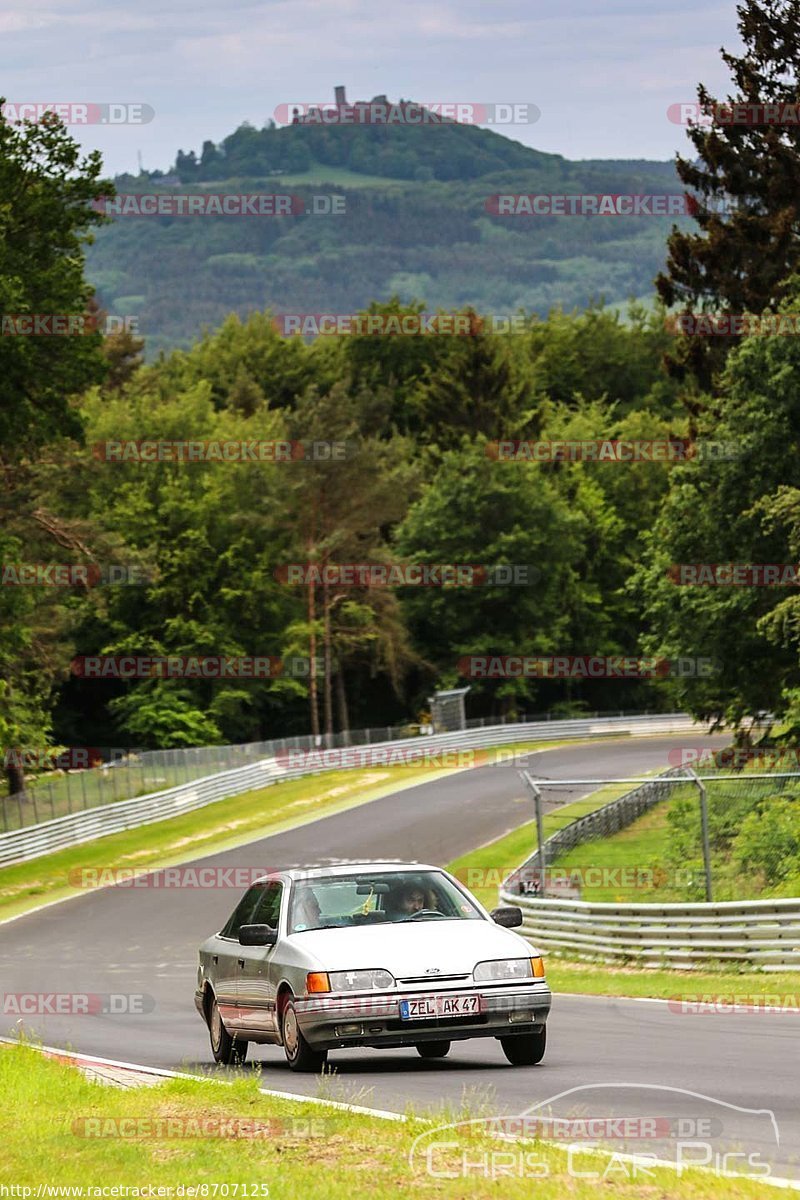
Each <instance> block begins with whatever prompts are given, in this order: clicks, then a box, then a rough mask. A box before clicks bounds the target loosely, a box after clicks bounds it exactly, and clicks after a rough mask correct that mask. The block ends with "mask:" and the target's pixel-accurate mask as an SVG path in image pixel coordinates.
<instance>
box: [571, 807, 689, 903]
mask: <svg viewBox="0 0 800 1200" xmlns="http://www.w3.org/2000/svg"><path fill="white" fill-rule="evenodd" d="M669 807H670V801H669V800H664V801H662V802H661V803H659V804H656V805H655V806H654V807H653V808H652V809H651V810H650V811H649V812H647V813H644V815H643V816H641V817H639V818H638V819H637V820H636V821H634V822H633V824H632V825H629V826H628V827H627V828H626V829H621V830H620V832H619V833H615V834H613V835H612V836H611V837H607V838H598V839H597V840H596V841H592V842H584V843H583V844H582V845H580V846H576V847H575V848H574V849H573V850H569V851H568V852H567V853H566V854H564V855H562V856H561V857H560V858H559V859H558V862H557V865H558V869H559V870H563V871H565V872H567V871H570V870H571V869H573V868H575V869H578V868H586V867H597V866H599V865H602V867H603V868H604V873H603V878H602V879H600V880H598V882H597V884H592V883H591V875H588V876H583V879H584V882H583V884H582V887H581V900H586V901H588V902H590V903H591V902H595V903H606V904H651V903H653V904H655V903H658V902H659V901H666V900H681V899H683V900H688V898H689V897H688V896H686V894H685V893H682V892H681V889H680V887H674V886H667V885H666V881H667V879H668V870H667V869H665V868H664V867H663V866H662V865H661V864H662V863H663V860H664V847H665V844H666V840H667V834H668V821H667V813H668V812H669ZM662 877H663V879H664V881H665V884H663V885H660V884H659V880H660V879H661V878H662ZM627 881H630V883H629V884H628V885H627V886H626V883H627Z"/></svg>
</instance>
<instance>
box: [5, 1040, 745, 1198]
mask: <svg viewBox="0 0 800 1200" xmlns="http://www.w3.org/2000/svg"><path fill="white" fill-rule="evenodd" d="M0 1088H2V1094H3V1095H6V1096H13V1097H14V1113H13V1119H12V1120H10V1121H8V1122H7V1124H6V1127H5V1132H4V1135H3V1156H2V1163H0V1182H2V1183H6V1184H13V1185H16V1186H17V1188H18V1189H19V1188H30V1189H32V1190H31V1191H30V1192H28V1193H27V1195H28V1196H35V1195H36V1189H37V1188H38V1187H39V1186H40V1185H41V1186H43V1187H44V1188H47V1187H48V1186H49V1187H61V1188H68V1187H74V1188H75V1189H76V1191H75V1192H73V1193H72V1194H73V1195H74V1196H83V1197H92V1196H93V1195H98V1196H99V1195H101V1194H102V1193H100V1192H99V1191H98V1192H97V1193H95V1192H93V1191H92V1189H94V1188H97V1189H100V1188H106V1189H110V1188H111V1187H113V1186H115V1185H116V1186H117V1187H118V1188H130V1189H137V1188H138V1189H142V1188H164V1189H170V1190H169V1191H164V1192H162V1193H160V1194H161V1195H162V1196H165V1197H180V1196H186V1197H192V1196H195V1197H198V1196H199V1197H214V1196H219V1197H224V1198H227V1197H247V1198H248V1200H249V1198H250V1197H254V1196H255V1197H259V1198H260V1197H267V1196H269V1197H273V1198H278V1197H280V1200H314V1198H316V1197H319V1198H320V1200H323V1198H324V1200H340V1198H341V1200H345V1198H346V1200H350V1197H352V1196H354V1195H355V1196H369V1197H370V1198H371V1200H389V1198H390V1197H391V1198H394V1197H396V1196H398V1195H400V1194H403V1193H404V1192H405V1193H407V1194H410V1195H414V1196H415V1197H428V1196H430V1197H435V1198H436V1200H440V1198H444V1200H447V1198H448V1197H453V1198H454V1200H456V1198H458V1200H462V1198H463V1200H484V1198H488V1197H497V1196H500V1195H502V1196H503V1197H505V1198H508V1200H517V1198H519V1200H522V1198H523V1197H524V1198H525V1200H529V1198H530V1196H531V1183H532V1181H533V1180H534V1179H535V1191H536V1196H537V1200H562V1198H563V1197H564V1196H566V1195H569V1196H570V1197H572V1198H574V1200H589V1198H590V1197H591V1198H594V1197H596V1196H597V1194H598V1186H599V1185H602V1190H603V1195H604V1196H608V1197H612V1198H615V1200H616V1198H619V1200H632V1198H634V1197H636V1198H637V1200H641V1197H642V1196H643V1195H648V1196H651V1195H652V1196H654V1197H664V1196H669V1197H671V1198H674V1200H711V1197H722V1198H723V1200H727V1198H730V1200H751V1198H752V1200H754V1198H755V1197H758V1196H763V1194H764V1186H763V1182H760V1181H758V1180H744V1179H725V1178H721V1177H717V1176H715V1175H712V1174H706V1173H700V1172H698V1171H692V1170H689V1171H685V1172H684V1173H683V1174H682V1176H681V1177H680V1178H677V1177H676V1175H675V1173H674V1172H672V1171H670V1170H669V1169H667V1168H660V1169H659V1168H652V1167H649V1168H648V1170H647V1174H646V1176H645V1178H646V1184H644V1183H643V1182H642V1178H643V1177H642V1173H641V1169H640V1170H639V1172H638V1173H637V1174H636V1176H634V1166H633V1164H623V1163H620V1162H619V1161H614V1162H613V1163H612V1162H610V1160H608V1159H606V1158H603V1157H601V1156H599V1155H592V1154H589V1153H579V1154H577V1155H575V1156H574V1157H573V1159H572V1168H573V1170H572V1173H570V1172H569V1170H568V1162H569V1160H568V1158H567V1155H566V1154H565V1153H564V1151H563V1150H562V1149H560V1148H559V1147H556V1146H552V1145H548V1144H547V1143H545V1142H541V1141H536V1142H533V1141H530V1142H527V1143H526V1144H525V1145H524V1148H523V1146H521V1145H520V1146H516V1147H515V1146H513V1145H512V1144H511V1143H509V1142H498V1141H497V1140H496V1139H492V1138H489V1137H484V1136H482V1135H480V1134H476V1133H474V1132H473V1134H472V1136H466V1135H464V1134H462V1133H460V1132H459V1131H453V1130H452V1129H448V1130H447V1132H446V1135H444V1136H443V1138H442V1140H446V1141H447V1143H448V1144H449V1145H448V1147H447V1149H442V1148H440V1149H438V1150H437V1151H436V1152H435V1154H432V1155H431V1156H430V1159H429V1160H428V1161H429V1162H430V1165H431V1167H432V1168H433V1171H434V1172H436V1174H433V1173H430V1172H429V1171H428V1170H426V1157H425V1153H424V1148H425V1143H423V1146H422V1153H421V1154H419V1153H418V1154H416V1155H415V1156H414V1159H413V1161H412V1160H411V1159H410V1152H411V1150H412V1146H413V1143H414V1141H415V1139H416V1138H417V1137H418V1136H419V1135H420V1134H421V1133H425V1132H426V1131H427V1130H428V1129H429V1126H428V1125H427V1124H426V1123H424V1121H423V1118H422V1116H414V1114H411V1113H409V1114H408V1120H406V1121H403V1122H401V1121H382V1120H380V1119H378V1118H374V1117H369V1116H365V1115H360V1114H355V1113H346V1112H341V1111H336V1110H333V1109H330V1108H325V1107H322V1106H320V1105H312V1104H309V1103H308V1102H304V1101H297V1102H294V1101H287V1100H285V1099H279V1098H277V1097H273V1096H268V1095H263V1094H262V1093H260V1092H259V1091H258V1078H257V1076H250V1077H249V1078H248V1079H246V1080H242V1081H237V1082H234V1083H233V1084H232V1085H230V1086H224V1085H220V1084H216V1083H214V1082H212V1081H209V1080H203V1081H197V1080H192V1079H173V1080H169V1081H166V1082H164V1083H162V1084H158V1085H156V1086H154V1087H148V1088H145V1089H138V1090H137V1089H131V1090H127V1089H116V1088H110V1087H107V1086H103V1085H100V1084H98V1083H95V1082H91V1081H89V1080H87V1079H86V1078H85V1077H84V1076H83V1075H82V1074H81V1073H80V1072H79V1071H78V1070H76V1069H75V1068H74V1067H71V1066H66V1065H64V1064H63V1063H60V1062H54V1061H52V1060H49V1059H47V1058H45V1057H44V1056H42V1055H40V1054H39V1053H37V1052H36V1051H35V1050H33V1049H31V1048H30V1047H25V1046H21V1047H5V1048H2V1049H0ZM486 1115H488V1114H486V1113H485V1112H483V1113H475V1112H462V1113H449V1114H447V1115H445V1116H442V1115H441V1114H438V1115H437V1117H436V1120H435V1124H436V1125H440V1124H443V1123H445V1122H449V1121H455V1120H463V1119H466V1118H468V1117H473V1118H474V1117H475V1116H486ZM473 1130H474V1127H473ZM154 1134H155V1136H153V1135H154ZM426 1141H427V1139H426ZM618 1148H619V1147H618ZM509 1152H511V1153H512V1154H513V1157H514V1160H515V1161H517V1162H519V1163H520V1164H521V1165H523V1166H524V1167H525V1168H526V1169H525V1172H524V1175H523V1176H522V1177H520V1175H519V1174H518V1173H517V1172H516V1171H515V1172H514V1173H512V1172H511V1171H509ZM501 1154H502V1158H497V1159H495V1158H493V1155H496V1156H499V1155H501ZM465 1162H466V1163H467V1164H473V1165H472V1169H471V1170H469V1168H468V1172H469V1173H468V1174H466V1175H465V1173H464V1163H465ZM484 1162H488V1164H489V1165H490V1169H491V1167H493V1166H494V1163H495V1162H497V1163H498V1167H499V1169H498V1174H497V1176H496V1177H494V1178H492V1175H491V1174H489V1177H488V1178H487V1175H486V1170H485V1168H482V1167H481V1165H480V1164H482V1163H484ZM476 1165H477V1169H476ZM579 1171H580V1172H584V1177H583V1178H580V1177H578V1175H577V1172H579ZM448 1172H450V1173H451V1177H449V1178H445V1177H443V1176H444V1175H445V1174H446V1173H448ZM651 1172H652V1173H651ZM588 1173H591V1175H589V1177H587V1174H588ZM215 1185H216V1187H217V1190H216V1191H215V1190H214V1188H215ZM225 1185H228V1186H227V1190H225ZM235 1185H238V1188H237V1190H236V1191H234V1186H235ZM243 1185H246V1187H244V1188H243ZM191 1189H196V1190H194V1191H192V1190H191ZM44 1194H47V1193H46V1192H45V1193H44ZM111 1194H112V1193H111V1192H110V1190H107V1191H106V1195H111ZM123 1194H124V1193H122V1192H121V1191H119V1192H117V1195H123ZM127 1194H128V1195H129V1196H130V1195H136V1194H137V1193H136V1192H135V1191H133V1190H132V1191H130V1192H128V1193H127ZM138 1194H144V1195H154V1194H155V1195H157V1194H159V1193H157V1192H155V1193H154V1192H147V1191H145V1192H139V1193H138ZM16 1195H22V1196H24V1195H25V1193H23V1192H20V1191H17V1192H16Z"/></svg>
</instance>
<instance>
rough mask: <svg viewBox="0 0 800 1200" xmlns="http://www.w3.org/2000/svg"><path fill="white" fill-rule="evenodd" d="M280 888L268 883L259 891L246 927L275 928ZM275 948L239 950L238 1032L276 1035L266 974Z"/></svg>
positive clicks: (278, 884)
mask: <svg viewBox="0 0 800 1200" xmlns="http://www.w3.org/2000/svg"><path fill="white" fill-rule="evenodd" d="M283 891H284V888H283V884H282V883H281V882H280V880H271V881H270V882H269V883H267V884H265V885H264V886H263V889H262V894H261V898H260V899H259V901H258V904H257V905H256V907H255V909H254V910H253V912H252V914H251V916H250V919H249V921H248V922H247V923H248V924H249V925H270V926H271V927H272V928H273V929H277V928H278V927H279V921H280V913H281V903H282V901H283ZM276 948H277V947H275V946H239V952H238V963H239V974H238V987H237V996H238V1009H239V1013H238V1028H239V1029H241V1030H249V1031H251V1032H253V1033H260V1034H264V1035H266V1036H276V1035H277V1029H278V1026H277V1018H276V1011H275V1001H276V996H275V983H274V980H273V979H272V973H271V972H270V970H269V966H270V961H271V959H272V958H273V956H274V954H275V951H276Z"/></svg>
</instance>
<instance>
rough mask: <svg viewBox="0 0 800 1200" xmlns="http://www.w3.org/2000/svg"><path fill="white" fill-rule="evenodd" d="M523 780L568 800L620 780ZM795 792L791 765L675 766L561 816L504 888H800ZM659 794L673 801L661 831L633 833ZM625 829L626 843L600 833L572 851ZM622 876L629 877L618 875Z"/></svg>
mask: <svg viewBox="0 0 800 1200" xmlns="http://www.w3.org/2000/svg"><path fill="white" fill-rule="evenodd" d="M778 761H779V760H778ZM529 782H530V783H531V785H532V786H533V788H534V791H535V792H538V793H539V796H538V797H537V802H538V801H539V800H541V801H542V803H543V804H544V805H545V806H548V807H550V806H552V804H553V797H554V796H556V795H557V796H558V797H559V799H560V800H562V801H566V802H568V801H569V798H570V793H573V792H576V791H578V790H582V791H585V789H586V786H587V785H588V784H592V783H594V784H598V785H599V784H609V785H610V784H612V783H613V784H615V785H619V784H621V783H624V782H625V781H623V780H615V781H612V780H588V779H582V780H548V779H543V778H541V777H537V778H536V779H531V780H530V781H529ZM627 782H629V783H633V782H634V781H633V780H629V781H627ZM799 800H800V772H798V771H796V770H795V771H784V770H767V771H764V770H751V769H748V768H747V767H746V766H745V767H743V769H741V770H737V771H733V772H732V771H731V768H730V765H729V763H726V762H725V759H724V756H722V761H721V763H720V765H718V766H703V768H702V769H701V770H697V771H695V770H693V769H687V768H685V767H674V768H672V769H671V770H669V771H666V772H664V773H663V774H661V775H659V776H658V777H657V778H656V779H651V780H647V781H646V782H644V783H640V784H639V785H638V786H636V787H635V788H633V789H632V790H629V791H627V792H626V793H625V794H624V795H622V796H620V797H618V798H616V799H613V800H611V801H610V802H609V803H607V804H605V805H603V806H602V807H600V808H598V809H596V810H595V811H593V812H590V813H587V814H586V815H585V816H581V817H578V818H577V819H575V820H572V821H570V822H569V823H568V824H565V825H564V826H563V827H562V828H561V829H558V830H557V831H556V832H555V833H553V834H552V835H551V836H550V837H548V838H547V839H546V840H545V841H544V844H543V847H542V848H541V849H537V850H536V851H535V852H534V853H533V854H532V855H531V856H530V858H528V859H527V861H526V862H525V863H524V864H523V865H522V866H521V867H520V868H519V869H518V870H517V871H515V872H513V873H512V875H511V876H509V878H508V880H507V881H506V887H507V890H511V891H515V890H518V891H520V893H526V894H537V895H542V896H547V895H553V896H558V895H560V896H564V895H567V894H572V895H573V896H574V897H576V896H580V894H581V881H582V880H585V879H586V878H588V877H593V878H595V879H606V880H608V881H609V882H608V883H607V890H608V891H609V894H610V893H612V892H614V891H616V892H617V894H619V893H620V891H622V892H624V891H626V889H627V890H628V891H631V890H635V889H636V888H641V887H643V886H645V883H646V886H647V887H648V888H650V889H652V890H654V891H655V892H656V893H657V895H658V898H660V899H678V898H681V899H686V900H688V901H694V900H701V899H711V897H712V894H713V898H714V899H717V900H737V899H743V898H747V897H753V898H754V897H756V896H760V895H763V894H767V895H778V894H786V895H800V803H798V801H799ZM665 801H669V809H668V811H667V816H666V820H665V821H662V822H661V824H660V826H659V827H658V829H657V830H656V829H654V828H651V829H648V830H641V831H640V837H639V840H638V841H636V840H634V837H633V835H634V833H635V831H633V830H630V827H631V826H632V825H633V824H634V822H636V821H638V820H639V819H640V818H642V817H644V816H645V815H646V814H648V813H649V812H651V811H652V810H653V809H654V808H656V806H657V805H660V804H662V803H663V802H665ZM623 830H628V831H629V838H628V839H626V843H625V845H623V844H622V843H621V842H619V841H617V842H616V843H613V842H612V843H608V842H606V843H605V844H604V845H593V846H592V848H591V851H590V852H589V851H587V852H586V853H579V854H575V853H573V852H574V851H576V850H577V849H578V848H580V847H586V846H587V844H589V843H600V842H602V841H603V840H604V839H609V838H614V836H615V835H616V834H618V833H620V832H621V831H623ZM656 835H657V836H656ZM656 842H657V843H658V844H657V845H655V843H656ZM589 863H591V866H588V865H587V864H589ZM626 877H627V878H628V880H629V882H628V884H627V885H626V884H625V883H624V882H623V883H620V880H624V879H625V878H626ZM631 880H633V882H630V881H631ZM598 886H600V885H598ZM594 890H595V892H597V890H598V887H597V886H596V887H595V889H594ZM598 898H599V897H598V896H597V895H595V899H598Z"/></svg>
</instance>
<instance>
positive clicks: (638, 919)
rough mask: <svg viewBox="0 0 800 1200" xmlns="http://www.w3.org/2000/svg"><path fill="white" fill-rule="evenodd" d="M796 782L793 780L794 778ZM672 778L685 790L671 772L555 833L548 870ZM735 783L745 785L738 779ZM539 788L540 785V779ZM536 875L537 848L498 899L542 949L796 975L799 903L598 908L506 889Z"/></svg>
mask: <svg viewBox="0 0 800 1200" xmlns="http://www.w3.org/2000/svg"><path fill="white" fill-rule="evenodd" d="M796 778H797V780H798V782H800V776H797V777H796ZM676 779H680V780H685V781H686V783H687V784H688V785H691V780H689V779H687V778H686V775H685V772H684V770H683V768H682V767H675V768H674V769H673V770H671V771H665V772H664V773H663V774H662V775H660V776H659V777H658V778H657V779H653V780H649V781H647V782H646V783H643V784H641V785H640V786H639V787H637V788H635V789H633V791H631V792H628V793H627V794H626V795H624V796H620V797H619V798H618V799H617V800H613V801H611V803H610V804H606V805H605V806H604V807H603V808H599V809H597V810H596V811H595V812H593V813H589V814H588V815H587V816H584V817H579V818H578V819H577V820H576V821H573V822H571V824H569V825H566V826H565V827H564V828H563V829H559V830H558V831H557V832H556V833H554V834H553V835H552V836H551V837H549V838H547V840H546V841H545V843H544V848H545V856H544V857H545V863H546V865H547V867H550V866H553V864H554V860H556V859H557V858H558V856H559V855H561V854H564V853H566V851H568V850H571V849H572V848H573V847H574V846H577V845H580V844H581V843H583V842H586V841H591V840H593V839H595V838H602V837H608V836H610V835H611V834H614V833H617V832H618V831H619V830H620V829H623V828H625V826H626V825H630V824H631V822H632V821H634V820H636V818H637V817H639V816H641V815H642V814H643V813H645V812H647V811H648V810H649V809H650V808H652V807H653V805H655V804H658V803H659V802H660V801H661V800H664V799H666V798H667V796H668V795H669V794H671V793H672V792H673V788H674V784H673V783H671V782H668V781H669V780H676ZM786 779H787V776H782V777H781V780H782V781H783V782H785V780H786ZM741 782H743V783H744V782H748V783H749V782H750V781H749V780H748V779H747V777H746V776H745V777H744V778H743V779H742V780H741ZM542 786H543V787H546V786H547V784H546V782H545V781H542ZM540 869H541V859H540V857H539V851H538V850H537V851H536V852H535V853H534V854H533V855H531V857H530V858H529V859H528V860H527V861H526V862H525V863H524V864H523V865H522V866H520V867H519V868H517V869H516V870H515V871H514V872H513V873H512V875H510V876H509V877H508V878H507V879H506V880H505V882H504V883H503V885H502V887H501V889H500V898H501V902H502V903H505V904H514V905H518V906H519V907H520V908H521V909H522V914H523V925H522V929H521V932H522V934H523V936H525V937H526V938H528V940H529V941H531V942H533V943H534V944H535V945H536V946H537V947H538V948H540V949H542V950H547V951H551V952H554V953H556V954H562V955H565V956H571V957H576V958H581V959H586V958H588V959H595V960H597V959H599V960H602V961H604V962H620V961H623V962H624V961H628V962H635V963H636V964H637V965H638V966H642V967H670V966H671V967H676V966H677V967H683V968H691V967H696V966H705V967H707V966H708V964H709V962H719V963H728V964H733V963H736V964H746V965H748V966H751V967H758V968H759V969H760V970H764V971H786V970H797V971H800V899H786V900H777V899H773V900H741V901H724V902H721V903H717V904H708V903H699V902H693V903H685V904H681V903H678V904H672V903H670V904H603V903H591V902H586V901H582V900H567V899H552V898H549V897H546V896H531V895H524V894H523V895H519V894H518V893H517V891H516V890H515V888H514V886H513V885H514V884H515V883H516V879H524V878H526V877H527V878H530V877H532V876H533V877H535V873H536V871H537V870H540ZM515 877H516V878H515Z"/></svg>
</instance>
